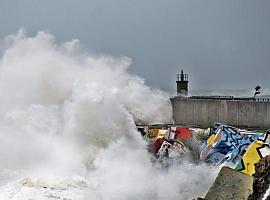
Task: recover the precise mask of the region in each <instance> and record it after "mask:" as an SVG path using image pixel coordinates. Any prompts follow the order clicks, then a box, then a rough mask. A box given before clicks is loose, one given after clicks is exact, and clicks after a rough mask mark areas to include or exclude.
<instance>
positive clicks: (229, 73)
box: [0, 0, 270, 90]
mask: <svg viewBox="0 0 270 200" xmlns="http://www.w3.org/2000/svg"><path fill="white" fill-rule="evenodd" d="M20 27H24V28H25V29H26V30H27V32H28V34H29V35H34V34H35V33H36V32H37V31H40V30H45V31H48V32H50V33H52V34H53V35H54V36H55V38H56V40H57V41H60V42H62V41H66V40H70V39H73V38H78V39H80V40H81V43H82V45H83V46H84V48H86V49H88V50H90V51H94V52H100V53H106V54H111V55H113V56H121V55H125V56H128V57H131V58H132V59H133V65H132V66H131V68H130V72H131V73H134V74H137V75H139V76H141V77H143V78H145V79H146V83H147V84H148V85H150V86H153V87H157V88H161V89H165V90H173V89H175V78H176V74H177V73H179V72H180V70H181V69H182V68H183V69H184V70H185V72H187V73H188V74H189V79H190V87H191V88H192V89H215V88H230V89H233V88H236V89H240V88H243V89H245V88H247V89H248V88H254V86H256V85H258V84H259V85H261V86H262V87H268V88H269V87H270V78H269V76H270V0H0V37H1V39H3V38H4V37H5V36H6V35H7V34H10V33H15V32H17V31H18V29H19V28H20Z"/></svg>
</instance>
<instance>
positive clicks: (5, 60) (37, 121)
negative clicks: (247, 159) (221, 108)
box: [0, 30, 218, 200]
mask: <svg viewBox="0 0 270 200" xmlns="http://www.w3.org/2000/svg"><path fill="white" fill-rule="evenodd" d="M0 45H1V46H0V50H1V58H0V199H1V200H2V199H3V200H5V199H7V200H8V199H12V200H30V199H31V200H39V199H40V200H49V199H50V200H55V199H63V200H64V199H65V200H68V199H70V200H73V199H74V200H82V199H94V200H95V199H96V200H107V199H108V200H113V199H117V200H121V199H123V200H126V199H131V200H132V199H133V200H137V199H138V200H143V199H147V200H148V199H158V200H159V199H160V200H161V199H167V200H170V199H180V200H181V199H183V200H186V199H192V198H196V197H199V196H204V194H205V193H206V191H207V190H208V188H209V187H210V186H211V184H212V182H213V180H214V179H215V176H216V174H217V171H218V170H216V169H213V168H209V167H208V166H205V165H195V164H191V163H188V161H186V162H185V161H184V162H183V164H181V165H177V166H172V167H170V168H166V169H165V170H164V169H162V168H161V167H160V166H158V165H157V164H155V163H154V162H152V158H151V155H149V153H147V151H146V143H145V142H144V141H143V139H142V138H141V136H140V134H139V133H138V132H137V130H136V126H135V121H140V122H143V123H145V124H155V123H171V122H172V118H171V116H172V113H171V112H172V111H171V105H170V101H169V96H168V95H167V94H166V93H164V92H162V91H160V90H155V89H151V88H150V87H148V86H146V85H145V84H144V80H143V79H142V78H140V77H138V76H134V75H131V74H129V73H128V68H129V66H130V64H131V62H132V60H131V59H130V58H127V57H120V58H114V57H111V56H108V55H98V56H97V55H91V54H90V53H88V52H85V51H83V50H82V49H81V47H80V42H79V40H72V41H67V42H65V43H61V44H58V43H56V42H55V40H54V37H53V36H52V35H51V34H48V33H44V32H39V33H37V34H36V35H35V36H33V37H29V36H27V34H26V33H25V31H23V30H20V31H19V32H18V33H16V34H13V35H8V36H7V37H6V38H3V39H2V40H1V42H0Z"/></svg>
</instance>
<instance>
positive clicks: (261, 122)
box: [171, 97, 270, 129]
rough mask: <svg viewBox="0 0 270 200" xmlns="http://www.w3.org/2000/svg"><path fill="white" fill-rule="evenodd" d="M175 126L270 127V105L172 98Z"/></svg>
mask: <svg viewBox="0 0 270 200" xmlns="http://www.w3.org/2000/svg"><path fill="white" fill-rule="evenodd" d="M171 103H172V109H173V119H174V121H175V124H181V125H187V126H196V127H203V128H205V127H209V126H212V125H213V123H214V122H222V123H226V124H229V125H232V126H237V127H243V128H263V129H268V128H270V102H258V101H243V100H219V99H190V98H182V97H174V98H171Z"/></svg>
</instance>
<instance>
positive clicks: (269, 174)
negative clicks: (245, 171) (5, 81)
mask: <svg viewBox="0 0 270 200" xmlns="http://www.w3.org/2000/svg"><path fill="white" fill-rule="evenodd" d="M255 171H256V172H255V174H254V182H253V194H252V195H250V196H249V198H248V200H257V199H262V198H263V196H264V194H265V193H266V191H267V189H268V188H269V185H270V156H266V157H264V158H262V159H261V160H260V161H259V162H258V163H256V164H255ZM267 199H269V200H270V197H267Z"/></svg>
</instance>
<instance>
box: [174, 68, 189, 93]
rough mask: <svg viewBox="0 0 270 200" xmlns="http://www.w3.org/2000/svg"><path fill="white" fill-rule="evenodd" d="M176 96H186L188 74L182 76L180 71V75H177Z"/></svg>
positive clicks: (182, 72)
mask: <svg viewBox="0 0 270 200" xmlns="http://www.w3.org/2000/svg"><path fill="white" fill-rule="evenodd" d="M176 85H177V95H180V96H187V95H188V74H184V71H183V70H181V74H177V80H176Z"/></svg>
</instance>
